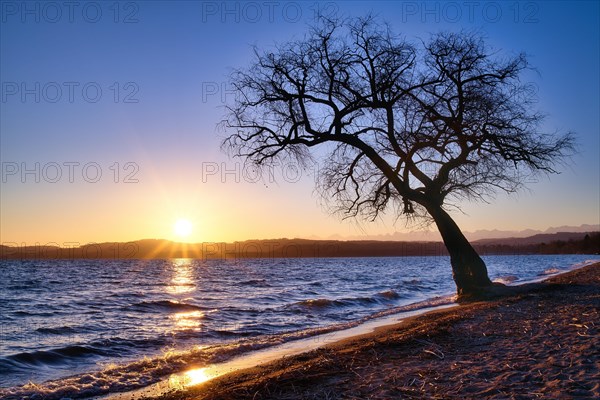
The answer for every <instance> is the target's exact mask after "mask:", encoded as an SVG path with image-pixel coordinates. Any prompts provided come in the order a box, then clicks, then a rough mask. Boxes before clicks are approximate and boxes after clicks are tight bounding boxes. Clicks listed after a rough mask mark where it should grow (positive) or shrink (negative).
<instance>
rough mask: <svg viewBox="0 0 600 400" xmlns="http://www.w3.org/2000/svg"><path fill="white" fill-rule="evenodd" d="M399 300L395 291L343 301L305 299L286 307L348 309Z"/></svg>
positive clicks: (348, 298)
mask: <svg viewBox="0 0 600 400" xmlns="http://www.w3.org/2000/svg"><path fill="white" fill-rule="evenodd" d="M399 298H401V296H400V295H399V294H398V292H396V291H395V290H386V291H383V292H380V293H377V294H375V295H373V296H370V297H347V298H343V299H326V298H316V299H307V300H302V301H298V302H296V303H292V304H290V305H288V306H287V307H291V308H308V309H321V308H329V307H350V306H360V305H362V306H367V305H370V304H382V303H386V302H390V301H393V300H396V299H399Z"/></svg>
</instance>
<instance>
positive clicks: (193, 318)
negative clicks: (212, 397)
mask: <svg viewBox="0 0 600 400" xmlns="http://www.w3.org/2000/svg"><path fill="white" fill-rule="evenodd" d="M171 318H172V319H173V321H174V323H175V326H176V327H177V328H179V329H180V330H186V329H194V328H198V327H199V326H200V325H202V324H201V323H200V320H201V319H202V318H204V313H203V312H202V311H190V312H180V313H177V314H173V315H172V316H171Z"/></svg>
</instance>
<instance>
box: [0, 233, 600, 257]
mask: <svg viewBox="0 0 600 400" xmlns="http://www.w3.org/2000/svg"><path fill="white" fill-rule="evenodd" d="M473 246H474V247H475V248H476V249H477V251H478V252H479V253H480V254H573V253H581V254H599V253H600V232H559V233H552V234H537V235H533V236H530V237H526V238H502V239H482V240H478V241H475V242H473ZM445 255H447V252H446V248H445V247H444V244H443V243H442V242H439V241H423V242H414V241H411V242H408V241H379V240H348V241H341V240H309V239H276V240H247V241H241V242H233V243H193V244H188V243H176V242H171V241H168V240H163V239H145V240H138V241H134V242H127V243H90V244H87V245H84V246H79V247H73V248H62V247H58V246H25V247H18V246H4V245H2V246H0V259H164V258H200V259H230V258H233V259H235V258H276V257H290V258H296V257H389V256H396V257H397V256H400V257H402V256H445Z"/></svg>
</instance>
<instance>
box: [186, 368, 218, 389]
mask: <svg viewBox="0 0 600 400" xmlns="http://www.w3.org/2000/svg"><path fill="white" fill-rule="evenodd" d="M207 370H208V368H198V369H192V370H190V371H187V372H186V373H185V376H186V378H188V379H187V380H186V383H185V385H186V386H194V385H198V384H200V383H202V382H206V381H207V380H209V379H211V378H212V376H211V375H210V374H207Z"/></svg>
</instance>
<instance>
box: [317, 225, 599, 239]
mask: <svg viewBox="0 0 600 400" xmlns="http://www.w3.org/2000/svg"><path fill="white" fill-rule="evenodd" d="M598 231H600V224H595V225H591V224H583V225H579V226H559V227H551V228H548V229H546V230H545V231H541V230H535V229H525V230H521V231H502V230H498V229H491V230H490V229H481V230H477V231H472V232H471V231H465V232H463V233H464V235H465V236H466V237H467V239H469V240H470V241H473V242H474V241H477V240H481V239H503V238H527V237H530V236H534V235H539V234H545V233H559V232H576V233H587V232H598ZM311 239H317V240H318V239H320V238H318V237H311ZM327 239H330V240H381V241H441V240H442V238H441V236H440V234H439V232H438V231H437V230H431V231H411V232H394V233H388V234H384V235H369V236H367V237H364V236H363V237H358V236H350V237H343V236H340V235H335V236H332V237H329V238H327Z"/></svg>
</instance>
